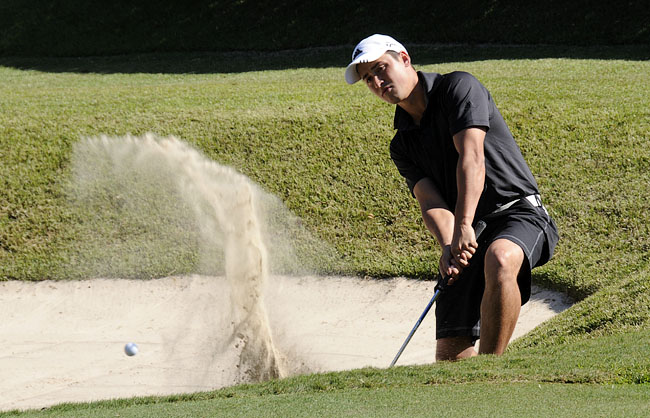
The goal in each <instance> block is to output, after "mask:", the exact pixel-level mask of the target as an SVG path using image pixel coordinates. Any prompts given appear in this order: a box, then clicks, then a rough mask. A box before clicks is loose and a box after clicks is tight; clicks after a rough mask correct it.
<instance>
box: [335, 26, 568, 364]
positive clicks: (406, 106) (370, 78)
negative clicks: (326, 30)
mask: <svg viewBox="0 0 650 418" xmlns="http://www.w3.org/2000/svg"><path fill="white" fill-rule="evenodd" d="M345 80H346V81H347V82H348V83H349V84H353V83H355V82H357V81H359V80H361V81H362V82H363V83H365V84H366V85H367V86H368V88H369V89H370V91H371V92H372V93H374V94H376V95H377V96H378V97H379V98H380V99H382V100H384V101H385V102H387V103H390V104H393V105H397V106H396V108H395V120H394V127H395V129H396V130H397V132H396V134H395V136H394V138H393V140H392V141H391V144H390V155H391V158H392V159H393V161H394V163H395V165H396V166H397V169H398V170H399V172H400V174H401V175H402V176H403V177H404V178H405V180H406V184H407V185H408V187H409V189H410V192H411V194H412V195H413V196H414V197H415V198H416V199H417V201H418V203H419V205H420V209H421V212H422V218H423V220H424V224H425V225H426V227H427V229H428V230H429V231H430V232H431V233H432V234H433V235H434V236H435V238H436V239H437V241H438V243H439V244H440V247H441V250H442V255H441V257H440V263H439V270H440V273H441V274H443V275H451V277H452V278H451V280H450V281H449V284H450V286H449V287H448V288H447V289H446V291H445V293H444V294H443V295H442V296H441V297H440V299H439V300H438V302H437V303H436V339H437V340H438V341H437V349H436V359H437V360H456V359H462V358H466V357H471V356H475V355H477V352H476V351H475V349H474V345H475V342H476V340H479V339H480V344H479V352H480V353H492V354H501V353H503V352H504V351H505V349H506V347H507V345H508V342H509V341H510V338H511V336H512V333H513V331H514V329H515V325H516V323H517V318H518V317H519V312H520V310H521V305H523V304H524V303H526V302H527V301H528V299H529V297H530V284H531V270H532V268H534V267H536V266H540V265H542V264H544V263H546V262H547V261H548V260H549V259H550V258H551V256H552V254H553V250H554V248H555V245H556V244H557V241H558V232H557V228H556V226H555V223H554V221H553V220H552V219H551V217H550V216H549V214H548V212H547V211H546V209H545V208H544V206H543V205H542V199H541V197H540V194H539V190H538V187H537V182H536V181H535V178H534V177H533V175H532V173H531V171H530V169H529V168H528V165H527V164H526V162H525V161H524V158H523V156H522V154H521V151H520V150H519V147H518V146H517V144H516V143H515V140H514V139H513V137H512V134H511V133H510V130H509V129H508V127H507V125H506V123H505V121H504V120H503V118H502V116H501V114H500V113H499V110H498V109H497V107H496V105H495V103H494V100H493V98H492V96H491V95H490V93H489V92H488V90H487V89H486V88H485V87H484V86H483V85H482V84H481V83H480V82H479V81H478V80H477V79H476V78H475V77H474V76H472V75H471V74H468V73H465V72H452V73H449V74H437V73H423V72H419V71H416V70H415V69H414V68H413V64H412V61H411V57H410V55H409V54H408V52H407V51H406V48H404V46H403V45H402V44H400V43H399V42H397V41H396V40H395V39H393V38H391V37H390V36H385V35H372V36H370V37H368V38H366V39H364V40H362V41H361V42H359V44H358V45H357V46H356V47H355V49H354V52H353V54H352V62H351V63H350V65H348V67H347V69H346V71H345ZM479 220H483V221H484V222H485V223H486V224H487V227H486V229H485V230H484V232H483V234H482V235H481V236H480V238H479V240H478V242H477V239H476V236H475V233H474V228H473V227H474V226H475V225H476V223H477V222H478V221H479Z"/></svg>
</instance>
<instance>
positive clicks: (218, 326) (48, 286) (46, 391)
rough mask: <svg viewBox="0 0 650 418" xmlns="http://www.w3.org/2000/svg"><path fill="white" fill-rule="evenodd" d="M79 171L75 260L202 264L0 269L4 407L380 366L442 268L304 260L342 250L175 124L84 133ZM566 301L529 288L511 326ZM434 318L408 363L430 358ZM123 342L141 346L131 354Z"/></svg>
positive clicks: (76, 158) (75, 161)
mask: <svg viewBox="0 0 650 418" xmlns="http://www.w3.org/2000/svg"><path fill="white" fill-rule="evenodd" d="M72 169H73V170H72V171H73V179H72V181H71V182H70V187H69V189H70V190H69V194H70V202H71V203H72V205H73V207H74V208H76V210H77V212H75V213H76V217H77V218H78V219H79V220H80V222H79V223H78V224H75V225H73V226H71V227H74V228H76V231H75V232H76V235H75V236H77V237H78V240H79V241H78V242H77V245H76V247H75V248H77V249H78V254H75V257H71V260H70V261H71V265H70V269H71V271H75V272H77V274H80V273H79V272H87V273H88V274H87V277H131V278H137V277H151V276H159V275H160V274H157V273H156V272H157V271H158V272H160V271H164V272H169V271H193V272H194V271H199V272H202V273H205V274H203V275H196V276H189V277H172V278H167V279H158V280H117V279H114V280H99V279H98V280H88V281H72V282H42V283H20V282H18V283H16V282H5V283H0V313H1V314H2V316H1V318H2V322H1V323H0V335H2V337H3V338H2V343H0V344H1V346H0V348H1V349H2V353H3V356H2V357H1V358H0V409H5V410H6V409H12V408H33V407H42V406H47V405H51V404H56V403H61V402H71V401H75V402H78V401H91V400H99V399H110V398H118V397H132V396H142V395H162V394H173V393H181V392H196V391H202V390H211V389H216V388H220V387H224V386H229V385H234V384H237V383H242V382H256V381H260V380H266V379H272V378H279V377H283V376H289V375H293V374H297V373H308V372H320V371H333V370H344V369H352V368H360V367H365V366H374V367H386V366H388V365H389V364H390V360H391V359H392V358H393V356H394V355H395V353H396V352H397V350H398V349H399V347H400V346H401V344H402V341H403V340H404V338H405V337H406V335H407V334H408V332H409V331H410V329H411V327H412V326H413V324H414V322H415V321H416V319H417V318H418V317H419V316H420V313H421V312H422V310H423V309H424V307H425V306H426V304H427V302H428V301H429V299H430V298H431V295H432V293H433V287H434V283H432V282H418V281H413V280H407V279H393V280H360V279H353V278H336V277H314V276H309V275H304V274H302V275H300V274H296V273H297V272H299V271H300V270H301V269H305V267H307V266H308V265H309V264H310V263H315V264H316V265H319V267H322V266H323V265H322V264H320V263H321V262H327V260H328V259H336V258H337V256H336V254H335V252H333V251H330V249H329V248H328V247H327V246H326V245H325V244H323V243H321V242H319V241H318V240H315V239H313V238H311V236H310V234H309V233H307V231H306V230H305V229H304V228H302V227H301V224H300V222H299V220H298V219H296V218H295V216H293V215H291V213H290V212H289V211H288V210H287V209H286V208H285V207H284V205H283V204H282V202H281V201H280V200H279V199H277V198H276V197H275V196H272V195H270V194H268V193H266V192H264V191H263V190H261V188H260V187H258V186H257V185H255V184H254V183H252V182H251V181H250V180H249V179H248V178H247V177H246V176H244V175H242V174H240V173H238V172H236V171H235V170H233V169H232V168H229V167H226V166H222V165H220V164H217V163H216V162H214V161H211V160H210V159H208V158H206V157H205V156H204V155H202V154H201V153H200V152H198V151H197V150H195V149H193V148H192V147H190V146H189V145H187V144H185V143H184V142H182V141H180V140H178V139H176V138H171V137H170V138H157V137H155V136H153V135H145V136H144V137H141V138H138V137H132V136H127V137H122V138H109V137H101V138H95V139H88V140H84V141H81V142H79V143H78V144H76V145H75V147H74V152H73V158H72ZM328 257H331V258H328ZM338 258H340V257H338ZM307 270H309V271H313V270H311V269H310V268H307ZM322 270H324V271H332V270H331V269H330V270H328V269H322ZM83 274H85V273H83ZM165 274H167V273H165ZM566 306H567V303H566V301H565V300H564V299H563V298H562V297H561V296H559V295H554V294H551V293H548V292H541V291H539V290H535V292H534V294H533V297H532V298H531V302H529V303H528V304H527V305H526V306H525V307H524V310H523V312H522V315H521V321H520V324H519V326H518V327H517V330H516V333H517V334H516V335H520V334H521V333H524V332H526V331H528V330H530V329H531V328H533V327H534V326H535V325H537V324H538V323H540V322H542V321H544V320H546V319H548V318H550V317H551V316H553V315H554V314H556V313H557V312H559V311H561V310H562V309H564V308H566ZM432 318H433V314H431V315H430V316H429V317H428V318H427V319H426V320H425V322H423V324H422V326H421V327H420V329H419V330H418V333H417V334H416V335H415V337H414V338H413V340H412V341H411V343H410V345H409V347H407V350H406V351H405V352H404V354H403V355H402V357H401V358H400V361H399V363H398V364H417V363H428V362H432V361H433V359H434V352H435V340H434V329H433V324H434V320H433V319H432ZM127 342H135V343H137V344H138V345H139V347H140V353H139V354H137V355H136V356H133V357H128V356H126V355H125V354H124V351H123V348H124V345H125V344H126V343H127Z"/></svg>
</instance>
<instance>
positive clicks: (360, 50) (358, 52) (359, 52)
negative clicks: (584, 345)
mask: <svg viewBox="0 0 650 418" xmlns="http://www.w3.org/2000/svg"><path fill="white" fill-rule="evenodd" d="M362 53H363V50H362V49H361V48H358V49H356V50H355V51H354V54H353V55H352V59H353V60H354V59H355V58H356V57H358V56H359V55H361V54H362Z"/></svg>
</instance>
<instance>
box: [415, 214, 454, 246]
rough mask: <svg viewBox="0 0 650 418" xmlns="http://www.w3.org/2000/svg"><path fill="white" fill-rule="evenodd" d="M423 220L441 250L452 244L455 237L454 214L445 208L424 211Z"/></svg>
mask: <svg viewBox="0 0 650 418" xmlns="http://www.w3.org/2000/svg"><path fill="white" fill-rule="evenodd" d="M422 220H423V221H424V225H425V226H426V227H427V229H428V230H429V232H431V234H432V235H433V236H434V237H436V240H437V241H438V244H440V248H444V247H445V246H447V245H450V244H451V239H452V237H453V235H454V214H453V213H452V212H451V211H450V210H448V209H443V208H434V209H427V210H422Z"/></svg>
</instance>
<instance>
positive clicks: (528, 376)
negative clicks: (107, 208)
mask: <svg viewBox="0 0 650 418" xmlns="http://www.w3.org/2000/svg"><path fill="white" fill-rule="evenodd" d="M497 50H498V48H497ZM576 51H577V53H578V54H580V53H584V52H585V51H584V50H583V51H580V50H579V49H578V50H576ZM334 52H337V51H322V54H324V56H323V59H322V60H320V61H322V62H332V61H333V60H332V56H331V54H332V53H334ZM338 52H340V51H338ZM287 54H289V55H291V57H292V58H295V54H296V53H295V52H291V53H287ZM292 54H293V55H292ZM310 54H313V53H308V54H307V55H310ZM418 54H419V55H418ZM454 54H455V52H454V51H453V50H448V49H445V48H442V49H440V48H438V49H427V48H422V49H421V50H417V51H415V53H414V55H415V56H416V57H418V56H419V57H421V58H420V60H419V61H420V62H422V63H423V64H422V65H421V68H423V69H428V70H431V69H434V70H436V71H441V72H444V71H449V70H452V69H463V70H467V71H470V72H473V73H474V74H476V75H477V76H478V77H479V78H480V79H481V80H482V81H483V82H484V83H485V84H486V85H487V86H488V88H490V90H491V91H492V93H493V95H494V96H495V98H496V100H497V103H498V104H499V106H500V108H501V110H502V113H503V114H504V116H505V118H506V120H507V121H508V123H509V124H510V126H511V128H512V130H513V132H514V134H515V136H516V137H517V138H518V140H519V143H520V145H521V147H522V149H523V151H524V154H525V156H526V158H527V160H528V161H529V164H530V165H531V168H532V170H533V172H534V173H535V174H536V176H537V177H538V179H539V183H540V187H541V189H542V192H543V195H544V197H545V199H546V201H547V203H548V205H549V207H550V209H551V212H552V213H553V215H554V216H555V217H556V219H557V221H558V224H559V226H560V229H561V231H562V234H563V240H562V242H561V245H560V246H559V248H558V252H557V255H556V258H555V259H554V261H553V262H552V263H550V264H549V265H548V266H545V267H544V268H542V269H540V270H539V272H538V273H537V274H536V275H535V280H537V281H538V282H543V283H545V284H547V285H550V286H553V287H555V288H557V289H561V290H565V291H567V292H569V293H570V294H572V295H573V296H575V297H577V298H586V299H584V300H583V301H582V302H581V303H579V304H578V305H576V306H575V307H574V308H572V309H570V310H569V311H567V312H565V313H563V314H562V315H559V316H558V317H557V318H556V319H554V320H552V321H550V322H549V323H548V324H545V325H544V326H543V327H541V328H540V329H538V330H537V331H535V332H534V333H533V334H532V335H531V336H529V337H527V338H525V339H523V340H522V341H520V342H518V343H517V344H515V346H514V347H513V348H514V349H513V350H511V352H510V354H508V356H506V357H504V358H503V359H489V358H487V359H480V360H477V361H476V362H474V361H473V362H468V363H466V364H462V365H448V366H435V367H430V368H421V369H420V368H413V369H410V368H409V369H398V370H399V371H396V372H381V371H365V372H351V373H349V374H343V375H340V376H339V375H332V376H333V377H332V376H329V375H326V376H325V377H319V376H315V377H306V378H299V379H298V380H295V379H294V380H289V381H286V382H285V381H283V382H270V383H267V384H265V385H262V386H259V387H253V388H252V389H249V388H243V389H236V390H235V392H236V393H240V392H238V391H241V393H249V391H250V390H252V391H253V392H255V391H261V395H262V396H265V395H264V394H265V393H267V394H269V393H274V392H277V393H283V392H282V391H283V390H284V391H287V392H300V390H301V389H300V388H302V387H304V386H305V385H312V383H310V382H313V381H315V382H316V383H314V386H313V387H312V389H310V391H311V392H314V391H316V392H319V391H320V390H321V389H319V388H320V386H323V387H324V389H322V390H330V389H331V390H333V389H336V390H339V389H345V390H354V389H355V388H358V387H359V386H358V379H359V378H360V379H362V380H363V381H364V382H367V381H369V380H368V377H367V376H366V377H364V376H365V374H368V375H369V376H372V379H374V380H372V381H373V382H382V381H383V382H391V383H390V384H388V383H385V384H386V385H387V387H394V386H395V385H397V386H399V385H400V383H399V381H400V380H399V379H403V380H404V381H405V382H410V383H405V384H407V385H408V384H414V385H416V386H417V385H418V384H423V383H429V384H430V383H449V382H454V381H466V380H476V379H478V380H484V381H509V380H511V379H516V380H525V381H547V380H548V381H556V382H557V381H559V382H562V381H571V382H575V381H577V382H613V383H642V382H646V383H647V382H648V360H647V359H648V358H649V357H648V353H647V349H645V348H644V347H647V346H648V344H647V343H648V339H649V337H648V332H647V331H640V330H643V329H647V324H648V319H649V318H650V308H649V306H650V292H649V289H648V288H649V287H650V283H649V282H650V280H649V279H648V278H649V277H650V271H649V269H650V266H649V265H648V253H649V250H650V248H649V246H648V240H647V236H648V232H649V231H648V225H650V222H649V220H650V219H648V217H649V216H650V215H649V214H650V210H649V209H650V208H649V207H648V205H649V204H648V201H647V195H648V184H650V181H649V180H650V178H649V174H648V173H649V172H650V171H649V168H650V154H649V153H648V147H647V141H648V137H649V132H650V127H649V126H648V120H650V119H649V118H648V116H649V115H648V112H649V110H648V109H649V107H648V97H650V95H649V94H648V93H649V91H648V89H649V87H648V84H647V82H645V80H647V79H648V74H649V73H650V66H649V65H648V62H646V61H626V60H571V59H561V58H560V59H539V60H538V59H525V60H487V61H482V60H481V58H482V57H484V56H494V55H498V54H496V53H495V51H494V49H491V48H487V49H485V48H479V49H469V50H464V51H463V54H462V55H461V57H462V61H466V62H454V60H453V58H452V59H449V61H450V62H449V63H444V64H443V63H440V64H436V65H435V66H433V65H430V64H428V63H432V62H438V61H439V60H440V57H441V56H451V57H453V56H454ZM522 54H523V55H526V54H528V53H527V52H523V53H522ZM530 55H531V56H534V55H535V54H530ZM218 57H220V56H218ZM182 58H184V57H183V56H178V55H172V56H164V55H163V56H139V57H123V58H106V59H94V60H88V61H85V60H75V61H74V65H76V66H77V67H76V68H75V69H73V70H71V68H72V67H71V62H70V61H61V60H58V61H57V60H55V61H50V62H49V63H48V61H47V60H37V61H36V62H33V61H32V62H29V60H27V61H23V62H22V64H21V65H20V66H21V67H23V68H29V67H31V68H50V69H56V70H55V71H51V72H40V71H34V70H18V69H13V68H9V67H5V68H0V80H1V81H0V96H1V97H3V100H2V101H0V159H1V161H2V165H1V166H0V170H1V172H0V174H1V175H0V178H1V179H2V180H1V181H2V182H3V184H2V186H3V187H2V189H3V190H4V193H3V194H2V195H0V277H2V278H3V279H8V278H15V279H22V280H39V279H43V278H57V279H64V278H73V277H80V276H83V275H84V274H87V271H84V270H83V268H82V267H81V266H77V267H75V268H71V267H70V261H71V257H72V256H74V255H75V254H76V253H77V252H79V251H80V250H82V249H80V248H76V247H75V245H76V243H77V238H78V237H77V236H76V235H75V234H76V233H78V228H77V225H78V222H79V219H78V214H77V213H75V212H74V211H73V210H71V209H70V208H68V207H67V206H66V204H65V198H64V195H63V190H64V184H65V182H66V178H67V176H68V174H69V165H68V164H69V153H70V149H71V145H72V143H74V142H75V141H77V140H78V138H79V137H80V136H83V135H97V134H100V133H108V134H124V133H127V132H131V133H135V134H139V133H144V132H147V131H152V132H156V133H159V134H161V135H167V134H174V135H177V136H179V137H181V138H183V139H185V140H187V141H189V142H191V143H193V144H194V145H196V146H197V147H199V148H200V149H201V150H203V151H204V152H205V153H206V154H207V155H208V156H210V157H211V158H213V159H215V160H217V161H219V162H223V163H226V164H229V165H233V166H235V167H236V168H238V169H239V170H241V171H242V172H244V173H245V174H247V175H249V176H250V177H251V178H252V179H254V180H255V181H257V182H259V183H260V184H262V185H263V186H264V187H265V188H266V189H268V190H270V191H271V192H273V193H275V194H277V195H278V196H280V197H281V198H282V199H283V200H284V201H285V202H286V204H287V205H288V207H289V208H290V209H291V210H292V211H293V212H294V213H296V214H297V215H298V216H300V217H301V218H302V219H303V220H304V222H305V224H306V225H307V226H308V228H309V229H310V230H311V231H313V232H314V233H315V234H317V235H318V236H320V237H321V238H323V239H325V240H326V241H328V242H330V243H332V244H333V245H334V246H335V247H336V250H337V251H338V252H339V253H340V254H341V255H342V256H343V259H344V260H345V265H344V266H343V268H345V269H346V270H347V271H350V272H356V273H360V274H371V275H401V274H403V275H414V276H420V277H427V276H428V275H429V274H430V271H431V270H432V269H434V268H435V259H436V255H435V251H434V250H432V249H431V247H432V243H431V241H430V239H429V238H428V237H427V235H426V234H425V233H424V232H423V230H422V226H421V225H419V223H420V221H419V219H418V217H419V216H418V213H417V210H416V208H415V207H414V202H413V201H412V200H411V198H410V197H409V196H408V195H407V194H406V193H405V190H404V187H403V185H402V181H401V180H400V179H399V177H398V176H397V175H396V173H395V170H394V169H393V167H392V165H391V162H390V160H389V159H388V157H387V153H386V147H387V143H388V140H389V138H390V134H391V130H390V126H389V125H390V120H391V110H390V108H389V107H387V106H384V105H382V104H381V103H378V102H377V101H373V100H369V97H368V93H367V92H366V91H365V90H364V89H363V87H361V86H355V87H348V86H346V85H344V84H343V82H342V79H341V69H340V68H324V69H308V68H306V69H293V70H291V69H290V70H285V71H261V72H251V73H234V74H225V73H218V72H216V73H214V74H212V73H210V71H209V69H210V68H213V69H214V70H217V69H219V68H222V67H219V66H223V65H224V64H223V63H221V62H220V61H218V59H215V57H214V56H210V55H199V56H190V57H185V58H186V59H190V58H191V59H193V60H194V63H193V64H192V65H195V67H194V68H201V69H202V70H203V71H198V72H200V73H202V74H180V73H181V72H183V69H184V68H187V65H186V64H181V63H182V62H184V61H183V60H182ZM244 58H245V57H243V56H240V57H239V58H237V59H241V60H242V61H241V62H239V63H238V62H234V63H232V62H231V63H229V65H232V67H231V68H229V70H231V71H234V70H237V69H238V68H243V66H244V65H245V64H246V62H248V61H247V60H245V59H244ZM256 58H257V59H261V60H262V61H264V59H265V58H266V60H267V61H268V62H269V65H270V66H271V67H272V66H273V65H278V67H279V68H281V67H282V61H283V59H286V57H285V58H283V57H282V54H272V55H269V56H264V55H261V56H257V57H256ZM313 58H314V57H313V56H312V57H311V58H309V57H307V58H305V57H302V59H306V60H310V59H313ZM122 59H124V60H126V61H136V63H135V64H133V65H134V66H135V68H139V69H142V68H149V69H150V71H149V72H147V71H145V72H137V71H136V72H135V73H134V74H120V73H119V69H120V68H122V69H123V71H124V72H126V73H129V72H134V71H133V69H132V67H131V66H130V64H127V65H124V64H121V63H120V61H121V60H122ZM237 59H235V61H237ZM102 60H104V61H102ZM196 61H198V63H197V62H196ZM292 61H293V60H292ZM318 61H319V59H318V57H316V59H314V62H318ZM334 61H335V60H334ZM416 61H417V58H416ZM4 62H5V65H6V64H8V63H10V64H11V65H14V66H16V65H17V64H16V61H15V60H6V61H4ZM274 63H275V64H274ZM294 63H295V62H294ZM2 64H3V61H2V60H0V65H2ZM57 66H58V67H57ZM93 68H104V69H106V68H112V71H109V73H107V74H96V73H88V74H81V73H80V72H83V71H84V69H86V70H87V69H93ZM66 69H68V70H71V71H64V70H66ZM151 69H153V70H154V71H155V69H160V70H161V71H164V72H165V74H155V73H152V71H151ZM193 267H194V266H193V265H191V263H188V264H186V265H183V266H181V267H180V268H181V269H186V270H188V271H189V270H191V269H192V268H193ZM165 273H166V272H165V271H156V270H151V271H145V272H143V273H142V274H143V275H150V276H155V275H159V274H165ZM644 350H645V351H644ZM576 352H579V353H580V355H579V356H576V355H575V353H576ZM621 353H622V355H621ZM558 359H561V360H560V362H559V363H558ZM567 362H568V363H567ZM515 366H516V367H515ZM472 368H475V369H472ZM539 368H541V371H540V370H538V369H539ZM486 370H487V371H486ZM491 370H492V371H491ZM513 370H514V371H515V374H514V375H512V374H511V372H512V371H513ZM364 373H365V374H364ZM392 373H396V374H392ZM328 376H329V377H328ZM359 376H361V377H359ZM400 376H401V377H400ZM414 376H420V377H417V378H413V377H414ZM424 376H429V377H428V378H427V379H428V380H425V381H424V382H423V381H422V378H423V377H424ZM431 376H434V377H431ZM435 376H438V377H439V378H437V377H435ZM300 379H304V380H300ZM313 379H315V380H313ZM323 379H324V380H323ZM355 379H356V380H355ZM395 379H397V380H395ZM431 379H433V380H431ZM340 380H343V381H345V382H347V383H345V384H343V385H342V386H341V387H339V384H338V383H336V384H334V386H331V383H327V382H328V381H334V382H337V381H340ZM319 382H320V383H319ZM350 382H353V383H350ZM354 382H357V383H354ZM395 382H397V383H395ZM418 382H419V383H418ZM277 387H280V388H282V387H286V388H288V389H282V390H280V391H279V392H278V391H277V390H276V389H274V388H277ZM361 387H363V385H362V386H361ZM370 387H381V385H379V384H376V383H373V384H371V385H370ZM265 391H267V392H265ZM268 391H270V392H268ZM310 391H308V392H310ZM311 392H310V393H311ZM224 393H229V392H227V391H225V392H224V391H221V392H217V394H216V395H208V398H210V397H214V396H216V397H217V398H219V397H222V396H225V395H224ZM256 396H258V395H256ZM300 396H303V395H300ZM304 396H305V397H309V396H312V395H308V394H307V395H304ZM371 396H376V397H377V401H376V402H377V403H375V405H378V404H380V403H381V402H383V401H382V399H381V396H382V395H381V394H380V393H379V392H378V393H375V395H371ZM296 399H298V400H301V399H302V400H303V401H305V398H300V397H298V398H296ZM126 405H128V402H127V404H126ZM125 408H128V406H125ZM188 408H191V406H188Z"/></svg>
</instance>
